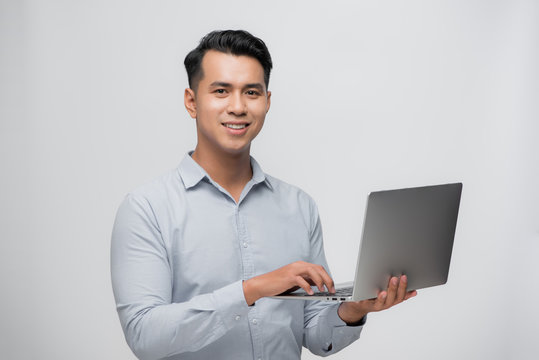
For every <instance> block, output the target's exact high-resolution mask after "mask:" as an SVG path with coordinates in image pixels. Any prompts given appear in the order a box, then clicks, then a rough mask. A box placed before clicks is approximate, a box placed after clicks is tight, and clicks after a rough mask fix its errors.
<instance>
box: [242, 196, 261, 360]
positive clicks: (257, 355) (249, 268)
mask: <svg viewBox="0 0 539 360" xmlns="http://www.w3.org/2000/svg"><path fill="white" fill-rule="evenodd" d="M236 226H237V229H238V241H239V245H240V249H241V261H242V270H243V280H247V279H250V278H252V277H253V276H254V275H255V268H254V261H253V251H252V245H253V244H252V242H251V239H250V238H249V234H248V232H247V228H246V225H245V221H244V218H243V216H242V214H241V210H240V206H239V205H237V206H236ZM247 317H248V320H249V329H250V334H251V341H252V343H253V358H254V359H255V360H263V358H262V352H263V349H262V335H261V328H260V325H261V321H260V318H259V316H258V311H257V309H256V307H253V308H252V310H251V311H249V313H248V314H247Z"/></svg>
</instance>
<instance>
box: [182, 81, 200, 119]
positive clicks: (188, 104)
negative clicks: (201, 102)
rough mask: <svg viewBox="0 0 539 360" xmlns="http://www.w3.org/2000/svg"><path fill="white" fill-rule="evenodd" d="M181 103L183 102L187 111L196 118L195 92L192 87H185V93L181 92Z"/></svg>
mask: <svg viewBox="0 0 539 360" xmlns="http://www.w3.org/2000/svg"><path fill="white" fill-rule="evenodd" d="M183 103H184V104H185V108H186V109H187V112H188V113H189V115H191V117H192V118H193V119H196V118H197V101H196V98H195V92H194V90H193V89H189V88H187V89H185V93H184V94H183Z"/></svg>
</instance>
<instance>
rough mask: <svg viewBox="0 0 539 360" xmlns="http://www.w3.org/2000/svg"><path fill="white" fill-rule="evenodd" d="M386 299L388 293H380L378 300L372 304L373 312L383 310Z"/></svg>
mask: <svg viewBox="0 0 539 360" xmlns="http://www.w3.org/2000/svg"><path fill="white" fill-rule="evenodd" d="M386 299H387V291H380V293H379V294H378V296H377V297H376V299H374V302H373V304H372V310H373V311H380V310H383V309H384V306H385V302H386Z"/></svg>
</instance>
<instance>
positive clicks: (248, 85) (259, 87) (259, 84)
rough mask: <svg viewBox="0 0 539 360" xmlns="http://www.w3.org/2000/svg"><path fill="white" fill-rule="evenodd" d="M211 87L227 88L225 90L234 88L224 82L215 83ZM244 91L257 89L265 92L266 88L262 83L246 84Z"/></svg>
mask: <svg viewBox="0 0 539 360" xmlns="http://www.w3.org/2000/svg"><path fill="white" fill-rule="evenodd" d="M210 87H225V88H230V87H232V84H230V83H227V82H224V81H214V82H212V83H211V84H210ZM243 88H244V89H252V88H254V89H257V90H259V91H264V86H262V84H261V83H252V84H246V85H245V86H244V87H243Z"/></svg>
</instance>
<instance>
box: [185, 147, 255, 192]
mask: <svg viewBox="0 0 539 360" xmlns="http://www.w3.org/2000/svg"><path fill="white" fill-rule="evenodd" d="M191 157H192V158H193V160H195V161H196V162H197V163H198V164H199V165H200V166H201V167H202V168H203V169H204V170H206V172H207V173H208V175H210V177H211V178H212V179H213V181H215V182H217V183H218V184H219V185H221V186H222V187H223V188H224V189H226V190H227V191H228V192H229V193H230V195H232V197H233V198H234V199H235V200H236V202H238V201H239V197H240V195H241V192H242V190H243V188H244V187H245V185H246V184H247V183H248V182H249V180H251V178H252V177H253V171H252V169H251V158H250V156H249V151H245V152H241V153H239V154H227V153H223V152H211V151H204V148H203V147H199V146H198V145H197V147H196V148H195V151H194V152H193V154H192V155H191Z"/></svg>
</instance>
